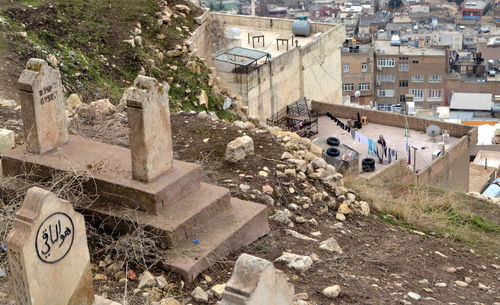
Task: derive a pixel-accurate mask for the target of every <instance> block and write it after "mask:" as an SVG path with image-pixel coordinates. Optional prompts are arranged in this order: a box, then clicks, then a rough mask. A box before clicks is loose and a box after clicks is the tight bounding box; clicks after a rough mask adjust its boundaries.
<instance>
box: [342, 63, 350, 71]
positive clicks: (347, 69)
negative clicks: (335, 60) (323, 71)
mask: <svg viewBox="0 0 500 305" xmlns="http://www.w3.org/2000/svg"><path fill="white" fill-rule="evenodd" d="M342 71H344V72H349V64H343V65H342Z"/></svg>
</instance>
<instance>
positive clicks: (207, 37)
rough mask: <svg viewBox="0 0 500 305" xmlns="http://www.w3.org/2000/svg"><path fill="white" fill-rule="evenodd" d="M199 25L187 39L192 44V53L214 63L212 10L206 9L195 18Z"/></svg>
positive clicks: (209, 63) (187, 42) (208, 62)
mask: <svg viewBox="0 0 500 305" xmlns="http://www.w3.org/2000/svg"><path fill="white" fill-rule="evenodd" d="M195 21H196V23H198V24H199V27H198V28H197V29H196V30H195V31H194V32H193V35H191V37H190V38H189V39H188V40H187V41H186V44H187V45H189V46H190V49H191V51H192V55H194V56H198V57H200V58H203V59H204V60H205V62H206V63H207V64H208V65H209V66H211V65H212V37H211V34H210V32H211V31H210V29H211V27H212V15H211V12H210V10H208V9H207V10H205V12H204V13H203V15H201V16H200V17H197V18H196V19H195Z"/></svg>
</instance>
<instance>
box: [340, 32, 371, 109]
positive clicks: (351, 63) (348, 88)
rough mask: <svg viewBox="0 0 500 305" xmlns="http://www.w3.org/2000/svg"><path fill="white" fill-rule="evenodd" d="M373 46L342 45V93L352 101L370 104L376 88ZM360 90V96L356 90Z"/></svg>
mask: <svg viewBox="0 0 500 305" xmlns="http://www.w3.org/2000/svg"><path fill="white" fill-rule="evenodd" d="M374 67H375V65H374V57H373V48H371V47H370V46H369V45H358V44H356V43H348V42H347V43H344V45H343V46H342V95H343V96H350V98H351V102H352V103H358V104H360V105H369V104H370V102H371V101H373V88H374ZM357 91H359V94H360V95H359V97H357V96H356V92H357Z"/></svg>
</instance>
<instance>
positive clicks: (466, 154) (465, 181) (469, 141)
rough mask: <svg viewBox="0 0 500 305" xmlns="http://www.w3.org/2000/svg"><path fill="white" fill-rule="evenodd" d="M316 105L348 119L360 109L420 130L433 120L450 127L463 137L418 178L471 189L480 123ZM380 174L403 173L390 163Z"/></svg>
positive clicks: (382, 120)
mask: <svg viewBox="0 0 500 305" xmlns="http://www.w3.org/2000/svg"><path fill="white" fill-rule="evenodd" d="M312 108H313V110H316V111H318V112H319V113H322V114H324V113H326V112H331V113H332V114H334V115H335V116H338V117H342V118H348V119H356V118H357V113H359V114H360V115H361V116H363V115H366V116H367V117H368V123H370V122H372V123H377V124H384V125H389V126H395V127H401V128H404V127H405V122H408V127H409V128H410V129H414V130H419V131H425V129H426V128H427V126H429V125H431V124H433V125H438V126H439V127H440V128H441V129H442V130H449V131H450V135H451V136H453V137H456V138H460V139H459V141H458V142H456V143H455V144H454V145H452V146H451V147H450V148H449V149H448V150H447V151H446V152H445V153H444V155H441V156H440V157H438V158H436V159H435V160H433V162H432V163H431V164H430V165H429V166H428V167H426V168H424V169H423V170H421V171H419V172H418V173H417V174H416V180H415V182H416V183H418V184H428V185H432V186H438V187H441V188H447V189H452V190H456V191H463V192H467V191H468V190H469V170H470V168H469V163H470V151H471V149H473V148H474V147H475V145H476V143H477V132H478V129H477V127H472V126H466V125H460V124H453V123H447V122H441V121H435V120H427V119H422V118H417V117H410V116H404V115H401V114H396V113H391V112H385V111H377V110H367V109H361V108H355V107H349V106H343V105H331V104H326V103H320V102H315V101H314V102H312ZM405 118H406V119H405ZM377 174H380V175H381V176H380V179H387V177H391V176H392V177H394V180H392V181H398V177H400V176H401V172H400V169H399V168H398V166H393V167H388V168H387V170H385V171H380V172H377V173H376V174H375V176H372V177H371V179H378V177H377V176H376V175H377Z"/></svg>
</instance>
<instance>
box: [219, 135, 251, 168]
mask: <svg viewBox="0 0 500 305" xmlns="http://www.w3.org/2000/svg"><path fill="white" fill-rule="evenodd" d="M253 154H254V144H253V139H252V138H250V137H249V136H243V137H239V138H236V139H234V140H233V141H231V142H229V143H228V144H227V147H226V156H225V160H226V161H229V162H238V161H240V160H243V159H245V157H246V156H251V155H253Z"/></svg>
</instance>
